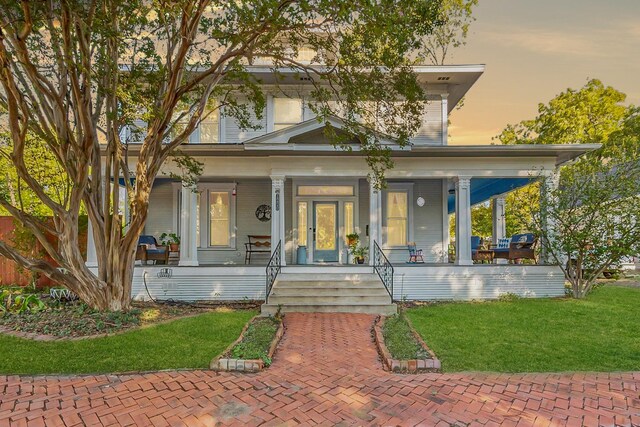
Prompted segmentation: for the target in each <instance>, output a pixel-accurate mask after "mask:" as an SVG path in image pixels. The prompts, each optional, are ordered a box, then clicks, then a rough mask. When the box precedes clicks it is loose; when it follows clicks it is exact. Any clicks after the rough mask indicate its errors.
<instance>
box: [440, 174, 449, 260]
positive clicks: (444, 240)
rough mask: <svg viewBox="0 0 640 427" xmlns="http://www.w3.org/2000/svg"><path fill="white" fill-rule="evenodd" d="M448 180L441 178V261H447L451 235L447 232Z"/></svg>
mask: <svg viewBox="0 0 640 427" xmlns="http://www.w3.org/2000/svg"><path fill="white" fill-rule="evenodd" d="M449 226H450V224H449V180H448V179H443V180H442V261H441V262H443V263H445V264H447V263H448V262H449V244H450V243H451V236H450V234H449Z"/></svg>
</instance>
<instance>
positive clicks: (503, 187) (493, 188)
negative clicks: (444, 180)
mask: <svg viewBox="0 0 640 427" xmlns="http://www.w3.org/2000/svg"><path fill="white" fill-rule="evenodd" d="M533 181H535V178H472V179H471V206H474V205H477V204H479V203H482V202H485V201H487V200H489V199H490V198H492V197H493V196H497V195H499V194H504V193H508V192H510V191H513V190H516V189H518V188H522V187H524V186H526V185H529V184H531V183H532V182H533ZM447 207H448V211H449V213H450V214H452V213H454V212H455V211H456V195H455V194H451V193H450V194H449V197H448V199H447Z"/></svg>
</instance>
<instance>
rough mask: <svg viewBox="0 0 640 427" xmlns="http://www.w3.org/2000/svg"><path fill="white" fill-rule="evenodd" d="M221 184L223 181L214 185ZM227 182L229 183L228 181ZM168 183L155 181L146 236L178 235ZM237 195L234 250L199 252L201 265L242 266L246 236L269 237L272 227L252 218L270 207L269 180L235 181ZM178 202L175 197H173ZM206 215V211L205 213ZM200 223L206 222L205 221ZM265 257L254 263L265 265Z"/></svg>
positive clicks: (171, 194) (203, 249)
mask: <svg viewBox="0 0 640 427" xmlns="http://www.w3.org/2000/svg"><path fill="white" fill-rule="evenodd" d="M216 182H222V180H219V181H216ZM227 182H228V181H227ZM173 188H174V187H173V184H172V182H171V181H166V180H162V181H158V182H156V184H155V185H154V187H153V189H152V191H151V201H150V203H149V217H148V219H147V223H146V226H145V231H144V233H145V234H152V235H154V236H155V237H156V238H158V237H159V236H160V234H162V233H163V232H167V233H168V232H179V230H174V229H175V228H176V219H175V218H176V215H177V203H175V202H174V200H173V198H174V192H173V191H174V190H173ZM236 189H237V195H236V229H237V236H236V237H237V238H236V248H235V249H209V248H201V249H199V250H198V260H199V261H200V262H201V263H202V264H244V254H245V248H244V244H245V242H247V241H248V238H247V236H248V235H268V234H271V223H270V222H268V221H267V222H262V221H259V220H258V219H257V218H256V216H255V211H256V208H257V207H258V206H260V205H262V204H267V205H271V180H270V179H269V178H266V179H260V180H257V179H253V180H252V179H243V180H239V181H237V186H236ZM175 197H176V198H177V195H176V196H175ZM205 212H206V210H205ZM201 220H202V221H206V219H205V218H204V217H202V218H201ZM267 261H268V256H267V255H266V254H265V255H256V256H255V262H257V263H263V264H266V263H267Z"/></svg>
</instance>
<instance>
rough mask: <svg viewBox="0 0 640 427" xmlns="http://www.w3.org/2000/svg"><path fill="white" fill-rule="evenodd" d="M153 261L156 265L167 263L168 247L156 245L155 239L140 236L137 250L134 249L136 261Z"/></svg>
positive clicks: (144, 262)
mask: <svg viewBox="0 0 640 427" xmlns="http://www.w3.org/2000/svg"><path fill="white" fill-rule="evenodd" d="M138 260H139V261H142V263H143V264H146V263H147V261H155V262H156V263H163V264H168V263H169V247H168V246H162V245H158V241H157V240H156V238H155V237H153V236H149V235H142V236H140V237H139V238H138V248H137V249H136V261H138Z"/></svg>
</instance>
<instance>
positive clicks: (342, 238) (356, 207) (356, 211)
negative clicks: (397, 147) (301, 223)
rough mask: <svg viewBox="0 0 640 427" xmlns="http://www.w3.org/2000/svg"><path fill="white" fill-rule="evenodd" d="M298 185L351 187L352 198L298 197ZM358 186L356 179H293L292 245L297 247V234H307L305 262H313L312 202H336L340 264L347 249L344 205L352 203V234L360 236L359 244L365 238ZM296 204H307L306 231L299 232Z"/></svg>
mask: <svg viewBox="0 0 640 427" xmlns="http://www.w3.org/2000/svg"><path fill="white" fill-rule="evenodd" d="M300 185H352V186H353V196H298V186H300ZM359 193H360V186H359V180H358V178H355V179H348V180H347V179H342V178H339V179H335V178H328V177H324V178H322V181H319V180H318V179H309V178H294V179H293V189H292V199H293V206H292V208H291V225H292V228H293V243H294V247H296V248H297V247H298V233H307V262H309V263H312V262H313V234H312V233H311V232H309V230H308V229H309V228H313V202H323V201H327V202H333V201H337V202H338V242H339V246H338V248H339V259H340V262H346V260H343V259H342V255H343V251H344V250H345V249H347V248H348V247H347V242H346V239H347V238H346V233H345V227H344V225H345V222H344V203H345V202H352V203H353V228H354V232H356V233H358V234H360V242H361V243H362V240H363V239H364V238H365V236H364V234H363V233H362V230H361V229H360V204H359V201H360V195H359ZM298 202H307V230H300V229H299V227H298Z"/></svg>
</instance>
